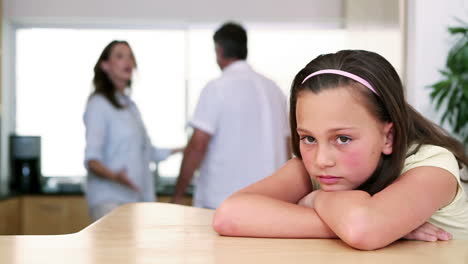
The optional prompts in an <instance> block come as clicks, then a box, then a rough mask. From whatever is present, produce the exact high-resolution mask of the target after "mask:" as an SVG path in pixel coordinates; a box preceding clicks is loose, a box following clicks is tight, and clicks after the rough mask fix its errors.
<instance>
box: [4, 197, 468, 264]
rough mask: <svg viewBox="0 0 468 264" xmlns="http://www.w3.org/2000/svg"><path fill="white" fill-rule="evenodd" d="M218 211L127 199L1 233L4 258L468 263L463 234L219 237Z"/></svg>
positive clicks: (28, 260) (67, 262) (15, 260)
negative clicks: (360, 244)
mask: <svg viewBox="0 0 468 264" xmlns="http://www.w3.org/2000/svg"><path fill="white" fill-rule="evenodd" d="M213 212H214V211H213V210H208V209H200V208H193V207H188V206H180V205H172V204H163V203H138V204H128V205H124V206H122V207H120V208H118V209H116V210H114V211H113V212H111V213H110V214H109V215H107V216H105V217H103V218H102V219H101V220H99V221H97V222H95V223H93V224H92V225H90V226H89V227H87V228H85V229H84V230H82V231H80V232H78V233H75V234H69V235H58V236H0V263H51V264H53V263H60V264H63V263H64V264H71V263H204V264H206V263H241V264H247V263H269V264H272V263H281V264H285V263H346V264H349V263H359V264H365V263H372V264H380V263H391V264H404V263H423V264H429V263H438V264H439V263H444V264H450V263H463V264H466V263H468V241H461V240H458V241H457V240H453V241H448V242H417V241H398V242H396V243H394V244H392V245H391V246H389V247H386V248H384V249H380V250H376V251H359V250H355V249H352V248H350V247H349V246H347V245H346V244H344V243H343V242H341V241H340V240H338V239H260V238H234V237H221V236H218V235H217V234H216V233H215V232H214V231H213V230H212V228H211V218H212V216H213ZM252 217H255V216H252Z"/></svg>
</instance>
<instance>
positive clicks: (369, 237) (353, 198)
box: [314, 190, 398, 250]
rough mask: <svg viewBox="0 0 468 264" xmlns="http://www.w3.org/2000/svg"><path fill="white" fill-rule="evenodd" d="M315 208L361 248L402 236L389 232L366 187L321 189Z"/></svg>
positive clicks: (346, 238)
mask: <svg viewBox="0 0 468 264" xmlns="http://www.w3.org/2000/svg"><path fill="white" fill-rule="evenodd" d="M314 208H315V209H316V212H317V214H318V215H319V216H320V218H321V219H323V221H324V222H325V223H326V224H327V225H328V226H329V227H330V228H331V229H332V230H333V231H334V232H335V233H336V235H337V236H338V237H339V238H340V239H342V240H343V241H344V242H346V243H347V244H349V245H350V246H352V247H355V248H359V249H365V250H369V249H376V248H380V247H383V246H386V245H388V244H390V243H391V242H393V241H394V240H396V239H398V237H396V238H391V236H385V235H384V234H385V233H386V232H391V230H384V229H383V228H382V227H381V225H382V223H383V222H384V220H385V219H382V218H383V217H384V216H382V215H380V214H379V213H378V212H377V211H376V210H373V207H372V201H371V196H370V195H369V194H368V193H366V192H363V191H356V190H353V191H337V192H324V191H320V192H319V193H318V194H317V195H316V197H315V201H314Z"/></svg>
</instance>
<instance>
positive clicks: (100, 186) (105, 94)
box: [84, 41, 181, 221]
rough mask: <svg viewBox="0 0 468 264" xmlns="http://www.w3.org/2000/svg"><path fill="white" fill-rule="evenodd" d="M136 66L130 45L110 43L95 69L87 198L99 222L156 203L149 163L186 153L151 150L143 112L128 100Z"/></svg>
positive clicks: (87, 115) (87, 121)
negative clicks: (126, 208)
mask: <svg viewBox="0 0 468 264" xmlns="http://www.w3.org/2000/svg"><path fill="white" fill-rule="evenodd" d="M135 67H136V62H135V57H134V55H133V52H132V50H131V48H130V46H129V44H128V43H127V42H126V41H112V42H111V43H109V44H108V45H107V47H106V48H105V49H104V50H103V52H102V54H101V56H100V57H99V59H98V61H97V63H96V65H95V66H94V79H93V83H94V87H95V90H94V92H93V93H92V94H91V96H90V97H89V100H88V103H87V106H86V111H85V114H84V122H85V126H86V150H85V166H86V168H87V170H88V179H87V189H86V198H87V201H88V205H89V210H90V215H91V218H92V219H93V221H95V220H97V219H99V218H100V217H102V216H104V215H105V214H107V213H108V212H110V211H111V210H113V209H114V208H116V207H118V206H119V205H121V204H124V203H130V202H152V201H154V200H155V190H154V180H153V175H152V173H151V171H150V169H149V163H150V162H151V161H155V162H158V161H161V160H164V159H166V158H167V157H168V156H169V155H171V154H172V153H175V152H179V151H181V149H158V148H155V147H153V146H152V145H151V141H150V139H149V137H148V135H147V133H146V130H145V126H144V124H143V122H142V119H141V116H140V113H139V111H138V108H137V106H136V104H135V103H134V102H133V101H132V100H131V98H130V97H129V96H128V95H126V90H127V88H130V87H131V78H132V72H133V69H134V68H135Z"/></svg>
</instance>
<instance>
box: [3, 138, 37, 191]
mask: <svg viewBox="0 0 468 264" xmlns="http://www.w3.org/2000/svg"><path fill="white" fill-rule="evenodd" d="M10 161H11V162H10V164H11V178H10V188H11V190H13V191H17V192H20V193H40V192H41V181H40V178H41V138H40V137H39V136H17V135H11V136H10Z"/></svg>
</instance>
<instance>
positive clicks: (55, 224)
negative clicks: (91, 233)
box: [21, 195, 91, 235]
mask: <svg viewBox="0 0 468 264" xmlns="http://www.w3.org/2000/svg"><path fill="white" fill-rule="evenodd" d="M21 217H22V226H21V231H22V234H24V235H58V234H69V233H75V232H78V231H80V230H82V229H83V228H85V227H86V226H88V225H89V224H90V223H91V220H90V218H89V215H88V206H87V204H86V200H85V198H84V196H81V195H53V196H41V195H37V196H29V195H28V196H24V197H21Z"/></svg>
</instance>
